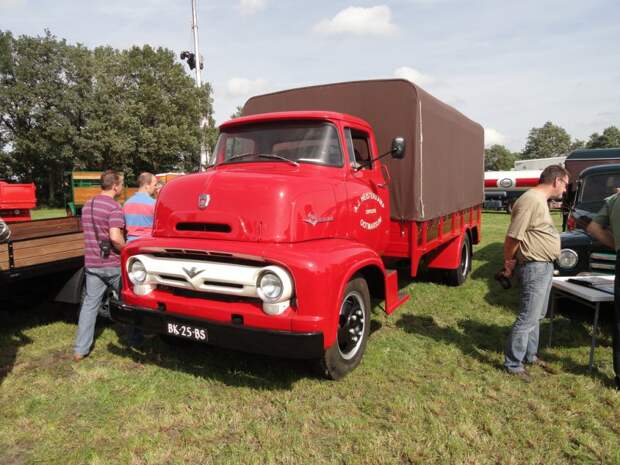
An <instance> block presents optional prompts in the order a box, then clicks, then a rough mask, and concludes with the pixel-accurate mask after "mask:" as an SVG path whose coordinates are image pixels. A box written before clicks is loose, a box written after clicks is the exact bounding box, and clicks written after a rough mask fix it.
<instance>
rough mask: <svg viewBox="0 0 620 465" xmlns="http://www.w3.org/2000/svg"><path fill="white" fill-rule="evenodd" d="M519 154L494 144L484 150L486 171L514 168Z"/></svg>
mask: <svg viewBox="0 0 620 465" xmlns="http://www.w3.org/2000/svg"><path fill="white" fill-rule="evenodd" d="M517 158H518V157H517V154H515V153H512V152H511V151H510V150H508V149H507V148H506V147H504V146H503V145H499V144H494V145H492V146H491V147H489V148H488V149H485V150H484V169H485V171H501V170H509V169H511V168H512V167H513V166H514V163H515V160H516V159H517Z"/></svg>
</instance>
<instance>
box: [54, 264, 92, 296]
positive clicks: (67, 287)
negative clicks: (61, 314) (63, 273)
mask: <svg viewBox="0 0 620 465" xmlns="http://www.w3.org/2000/svg"><path fill="white" fill-rule="evenodd" d="M85 280H86V274H85V271H84V267H81V268H80V269H79V270H77V271H76V272H75V273H73V276H71V278H69V280H68V281H67V282H66V283H65V284H64V286H63V287H62V289H61V290H60V292H59V293H58V294H56V297H54V302H63V303H67V304H79V303H81V301H82V288H83V287H84V282H85Z"/></svg>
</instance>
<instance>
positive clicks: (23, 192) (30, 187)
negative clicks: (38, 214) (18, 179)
mask: <svg viewBox="0 0 620 465" xmlns="http://www.w3.org/2000/svg"><path fill="white" fill-rule="evenodd" d="M36 206H37V196H36V188H35V186H34V184H10V183H8V182H4V181H0V218H2V219H3V220H4V221H5V222H7V223H14V222H16V221H30V219H31V217H30V210H32V209H33V208H35V207H36Z"/></svg>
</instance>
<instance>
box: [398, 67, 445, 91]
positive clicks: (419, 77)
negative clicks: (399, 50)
mask: <svg viewBox="0 0 620 465" xmlns="http://www.w3.org/2000/svg"><path fill="white" fill-rule="evenodd" d="M394 76H396V77H397V78H401V79H407V80H408V81H411V82H413V83H414V84H417V85H419V86H422V87H424V86H428V85H431V84H433V83H435V82H436V79H435V78H434V77H433V76H429V75H428V74H423V73H421V72H420V71H418V70H417V69H413V68H409V67H408V66H401V67H400V68H396V69H395V70H394Z"/></svg>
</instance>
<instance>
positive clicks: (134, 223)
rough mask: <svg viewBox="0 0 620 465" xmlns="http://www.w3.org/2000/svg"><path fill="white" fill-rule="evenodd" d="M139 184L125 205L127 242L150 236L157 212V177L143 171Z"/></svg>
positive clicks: (139, 177)
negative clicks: (155, 196) (136, 190)
mask: <svg viewBox="0 0 620 465" xmlns="http://www.w3.org/2000/svg"><path fill="white" fill-rule="evenodd" d="M138 186H139V188H138V192H136V193H135V194H134V195H132V196H131V197H130V198H129V199H128V200H127V201H126V202H125V205H123V215H125V227H126V228H127V242H131V241H133V240H135V239H138V238H140V237H148V236H150V235H151V231H152V230H153V216H154V214H155V199H154V198H153V194H154V193H155V188H156V186H157V178H156V177H155V175H154V174H152V173H146V172H145V173H141V174H140V176H138Z"/></svg>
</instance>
